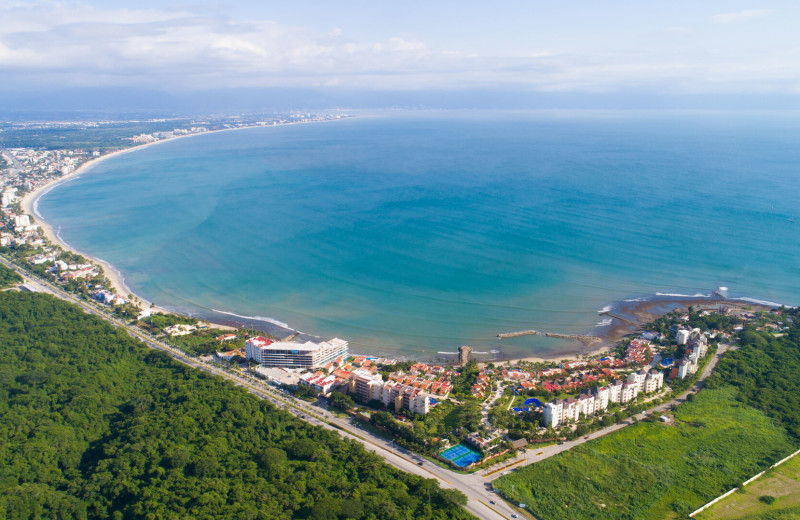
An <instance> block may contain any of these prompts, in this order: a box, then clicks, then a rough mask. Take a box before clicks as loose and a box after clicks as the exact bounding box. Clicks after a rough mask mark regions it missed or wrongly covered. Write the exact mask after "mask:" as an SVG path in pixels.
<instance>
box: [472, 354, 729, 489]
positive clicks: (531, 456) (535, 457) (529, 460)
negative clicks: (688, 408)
mask: <svg viewBox="0 0 800 520" xmlns="http://www.w3.org/2000/svg"><path fill="white" fill-rule="evenodd" d="M730 348H731V346H730V345H728V344H720V346H719V348H718V349H717V352H716V353H715V354H714V357H713V358H711V360H710V361H709V362H708V364H707V365H706V367H705V368H704V369H703V372H702V373H701V374H700V377H698V378H697V381H696V382H695V383H694V385H692V387H691V388H690V389H689V390H686V391H685V392H683V393H682V394H680V395H678V396H676V397H675V398H674V399H672V400H670V401H667V402H666V403H663V404H660V405H658V406H654V407H653V408H650V409H649V410H645V411H644V412H642V413H640V414H638V415H636V417H637V418H638V419H640V420H641V419H644V418H645V417H646V416H648V415H652V414H654V413H659V414H660V413H661V412H664V411H667V410H669V409H670V407H671V406H672V405H674V404H679V403H682V402H684V401H685V400H686V396H687V395H688V394H689V392H696V391H698V390H700V389H701V388H702V387H703V381H704V380H705V379H706V378H707V377H708V376H709V375H710V374H711V372H712V371H713V370H714V367H716V366H717V363H719V360H720V358H722V356H723V354H725V352H727V351H728V349H730ZM734 348H735V347H734ZM632 423H633V421H632V419H628V420H626V421H624V422H621V423H617V424H614V425H611V426H608V427H606V428H603V429H601V430H597V431H595V432H592V433H591V434H589V436H588V437H589V438H588V439H586V438H584V437H581V438H579V439H575V440H573V441H565V442H564V443H563V444H554V445H551V446H545V447H543V448H540V449H536V448H535V447H534V448H532V449H529V450H527V451H526V452H524V453H520V454H519V456H518V457H517V459H515V461H507V462H503V463H501V464H498V465H497V466H495V467H492V468H488V469H487V470H485V471H484V474H487V473H491V472H493V471H495V470H496V469H498V467H502V466H506V465H508V464H510V463H511V462H516V461H519V460H522V461H523V462H520V463H519V464H517V465H515V466H513V468H522V467H525V466H527V465H529V464H533V463H535V462H539V461H542V460H544V459H547V458H549V457H552V456H553V455H557V454H559V453H561V452H563V451H567V450H570V449H572V448H574V447H575V446H579V445H581V444H583V443H584V442H589V441H590V440H592V439H596V438H598V437H602V436H603V435H608V434H609V433H612V432H615V431H617V430H621V429H622V428H625V427H626V426H629V425H630V424H632ZM503 474H504V473H503V472H500V473H494V474H493V475H490V476H486V477H483V478H484V480H485V481H490V482H491V481H493V480H495V479H498V478H500V477H501V476H502V475H503Z"/></svg>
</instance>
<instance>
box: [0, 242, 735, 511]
mask: <svg viewBox="0 0 800 520" xmlns="http://www.w3.org/2000/svg"><path fill="white" fill-rule="evenodd" d="M0 263H2V264H4V265H5V266H7V267H9V268H11V269H13V270H15V271H16V272H17V273H19V274H20V275H21V276H22V277H23V278H24V279H25V285H27V286H28V287H29V288H35V289H36V290H38V291H40V292H46V293H49V294H52V295H54V296H56V297H58V298H61V299H63V300H66V301H69V302H71V303H74V304H76V305H79V306H80V307H81V308H82V309H83V310H84V311H85V312H87V313H90V314H95V315H97V316H99V317H100V318H102V319H104V320H106V321H108V322H109V323H111V324H112V325H115V326H117V327H122V328H124V329H125V330H126V331H127V332H128V333H129V334H130V335H131V336H133V337H134V338H137V339H139V340H141V341H143V342H144V343H145V344H146V345H147V346H148V347H150V348H153V349H156V350H161V351H163V352H166V353H167V354H169V355H170V356H172V358H174V359H175V360H176V361H178V362H181V363H184V364H186V365H188V366H191V367H193V368H197V369H199V370H204V371H206V372H208V373H211V374H214V375H218V376H220V377H224V378H225V379H228V380H229V381H231V382H233V383H234V384H235V385H237V386H241V387H242V388H245V389H246V390H247V391H249V392H251V393H253V394H254V395H256V396H258V397H259V398H261V399H266V400H268V401H270V402H272V403H273V404H274V405H275V406H277V407H278V408H281V409H284V410H286V411H288V412H289V413H292V414H293V415H295V416H296V417H298V418H299V419H301V420H304V421H306V422H308V423H309V424H312V425H315V426H319V427H322V428H327V429H329V430H332V431H335V432H337V433H338V434H339V435H341V436H342V437H344V438H348V439H352V440H355V441H357V442H360V443H361V444H363V445H364V447H365V448H366V449H367V450H369V451H371V452H373V453H375V454H377V455H379V456H380V457H382V458H383V459H384V460H385V461H386V462H387V463H389V464H391V465H392V466H394V467H396V468H397V469H400V470H402V471H405V472H408V473H412V474H415V475H419V476H422V477H425V478H435V479H436V480H437V481H438V482H439V485H440V486H442V487H444V488H455V489H458V490H459V491H461V492H462V493H464V494H465V495H466V496H467V499H468V502H467V505H466V506H465V508H466V509H467V510H468V511H469V512H470V513H472V514H474V515H475V516H477V517H478V518H481V519H487V520H495V519H509V518H512V515H514V514H516V515H518V517H519V518H525V517H527V518H533V516H532V515H530V513H528V512H527V511H523V510H521V509H517V508H513V507H512V506H511V504H509V503H508V502H506V501H505V500H503V499H502V498H501V497H500V496H499V495H496V494H495V493H494V492H493V491H492V486H491V482H493V481H494V480H495V479H497V478H500V477H501V476H503V475H505V474H506V473H507V472H508V471H515V470H517V469H519V468H521V467H524V466H527V465H529V464H533V463H536V462H539V461H542V460H545V459H547V458H549V457H552V456H554V455H557V454H559V453H561V452H563V451H566V450H569V449H571V448H574V447H575V446H578V445H580V444H583V443H585V442H589V441H591V440H592V439H596V438H598V437H602V436H603V435H608V434H609V433H612V432H614V431H617V430H620V429H622V428H625V427H626V426H628V425H630V424H632V423H633V421H632V420H627V421H625V422H622V423H618V424H614V425H611V426H608V427H606V428H603V429H601V430H598V431H595V432H593V433H591V434H590V435H589V436H588V438H578V439H575V440H572V441H566V442H564V443H562V444H556V445H550V446H545V447H541V448H536V447H535V445H534V446H533V447H532V449H528V450H527V451H524V452H522V453H520V454H519V455H518V457H517V458H516V459H514V460H507V461H504V462H502V463H499V464H497V465H495V466H493V467H491V468H488V469H485V470H481V471H478V472H475V473H472V474H469V475H466V474H462V473H456V472H454V471H451V470H449V469H445V468H443V467H441V466H438V465H437V464H434V463H432V462H431V461H429V460H428V459H425V458H423V457H421V456H419V455H417V454H415V453H413V452H410V451H408V450H405V449H403V448H400V447H398V446H396V445H395V444H394V443H393V442H392V441H390V440H387V439H384V438H383V437H380V436H378V435H375V434H374V433H372V432H369V431H367V430H364V429H361V428H359V427H358V426H357V424H355V422H351V421H350V418H349V417H346V418H342V417H340V416H338V415H336V414H334V413H331V412H330V411H329V410H328V409H327V408H326V406H325V404H324V402H322V401H317V402H315V403H313V404H312V403H308V402H306V401H303V400H301V399H296V398H294V397H293V396H291V395H288V394H285V393H283V392H281V391H280V390H278V389H276V388H274V387H272V386H270V385H268V384H265V383H264V382H263V381H261V380H260V379H257V378H255V377H251V376H248V375H246V374H243V373H239V372H236V371H234V370H233V369H226V368H223V367H221V366H218V365H214V364H212V363H205V362H203V361H200V360H198V359H196V358H194V357H192V356H189V355H187V354H185V353H184V352H182V351H180V350H179V349H176V348H174V347H172V346H170V345H168V344H166V343H164V342H163V341H161V340H159V339H157V338H155V337H153V336H152V335H150V334H149V333H146V332H144V331H143V330H141V329H140V328H139V327H137V326H135V325H131V324H129V323H126V322H124V321H123V320H120V319H118V318H116V317H114V316H111V315H109V314H108V313H107V312H104V310H103V308H102V307H100V305H99V304H94V303H91V302H87V301H84V300H81V299H79V298H77V297H76V296H74V295H73V294H70V293H67V292H65V291H64V290H62V289H61V288H60V287H58V286H56V285H54V284H52V283H50V282H49V281H47V280H43V279H41V278H38V277H33V276H32V275H31V274H30V273H27V272H25V271H23V270H22V269H21V268H19V267H18V266H17V265H16V264H14V263H12V262H10V261H8V260H7V259H6V258H3V257H0ZM729 348H730V345H724V344H722V345H720V346H719V348H718V350H717V352H716V353H715V354H714V357H713V358H712V359H711V361H710V362H709V363H708V364H707V365H706V367H705V369H704V370H703V372H702V373H701V375H700V377H699V378H698V380H697V382H696V383H695V384H694V385H693V387H692V388H691V389H689V390H687V391H685V392H683V393H682V394H681V395H679V396H676V397H675V398H674V399H672V400H671V401H668V402H666V403H663V404H660V405H658V406H655V407H653V408H651V409H649V410H646V411H645V412H642V413H641V414H639V415H637V416H636V417H637V418H638V419H643V418H644V417H646V416H647V415H651V414H653V413H660V412H663V411H666V410H668V409H669V408H670V407H671V406H672V405H673V404H678V403H680V402H682V401H684V400H685V399H686V396H687V395H688V393H689V392H692V391H698V390H699V389H700V388H702V386H703V381H704V380H705V379H706V378H707V377H708V376H709V375H710V374H711V372H712V371H713V370H714V367H715V366H716V365H717V363H718V362H719V360H720V358H721V357H722V356H723V354H724V353H725V352H727V350H728V349H729ZM733 348H735V347H733ZM506 467H508V469H507V470H506V469H504V468H506Z"/></svg>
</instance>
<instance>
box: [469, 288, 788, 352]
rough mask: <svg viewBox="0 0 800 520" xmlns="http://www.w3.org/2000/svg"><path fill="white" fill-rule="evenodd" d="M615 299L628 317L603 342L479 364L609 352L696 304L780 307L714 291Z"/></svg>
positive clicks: (616, 323)
mask: <svg viewBox="0 0 800 520" xmlns="http://www.w3.org/2000/svg"><path fill="white" fill-rule="evenodd" d="M615 303H617V304H618V305H619V309H617V308H615V309H614V311H615V314H616V313H619V314H622V315H623V317H625V320H624V321H623V320H620V319H619V318H617V317H614V316H612V319H613V322H612V324H611V325H610V326H609V327H608V330H607V331H606V332H605V333H603V334H601V335H602V336H603V341H602V344H598V345H586V346H584V347H583V348H581V346H579V345H581V344H580V343H578V344H577V345H576V344H575V343H572V344H571V345H570V346H565V348H564V350H563V351H559V352H554V353H552V354H545V355H537V356H526V357H522V358H511V359H502V360H490V361H485V362H484V361H481V362H479V365H481V366H484V365H486V364H487V363H495V364H496V363H498V362H499V363H506V362H510V363H511V364H515V363H519V362H523V361H524V362H530V363H558V362H559V361H562V360H570V359H575V358H576V357H577V358H580V357H593V356H597V355H601V354H605V353H607V352H609V351H610V350H611V349H612V348H614V347H615V346H616V345H618V344H619V342H620V341H622V339H623V338H625V336H628V335H631V334H635V333H636V332H637V331H640V330H642V326H643V325H645V324H647V323H651V322H653V321H654V320H656V319H658V318H659V317H661V316H663V315H665V314H668V313H670V312H672V311H674V310H678V309H681V310H688V308H689V307H693V306H695V307H696V306H700V307H706V308H715V307H716V308H719V307H730V308H735V309H738V310H746V309H750V310H753V311H756V312H757V311H765V310H769V309H774V308H776V307H775V306H772V305H767V302H755V301H750V300H748V299H742V298H725V297H722V296H720V295H715V294H711V295H709V296H708V297H699V296H685V297H681V296H669V295H659V294H656V295H655V296H654V297H653V298H652V299H637V300H635V301H624V300H623V301H622V302H615Z"/></svg>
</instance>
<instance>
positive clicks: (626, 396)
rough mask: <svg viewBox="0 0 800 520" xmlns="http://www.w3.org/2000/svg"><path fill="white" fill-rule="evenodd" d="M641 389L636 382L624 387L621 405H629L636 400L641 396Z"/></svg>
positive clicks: (621, 394) (626, 384)
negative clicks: (628, 403)
mask: <svg viewBox="0 0 800 520" xmlns="http://www.w3.org/2000/svg"><path fill="white" fill-rule="evenodd" d="M639 390H640V387H639V385H638V384H636V383H635V382H633V383H625V384H623V385H622V392H621V393H620V400H619V402H620V403H627V402H630V401H633V400H634V399H636V396H638V395H639Z"/></svg>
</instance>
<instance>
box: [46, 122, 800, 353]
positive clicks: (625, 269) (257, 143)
mask: <svg viewBox="0 0 800 520" xmlns="http://www.w3.org/2000/svg"><path fill="white" fill-rule="evenodd" d="M798 194H800V116H798V115H797V114H789V115H787V114H758V113H736V114H733V113H717V112H591V111H585V112H583V111H543V112H523V113H509V112H481V111H475V112H422V111H420V112H411V111H409V112H403V111H394V112H385V113H376V114H368V115H363V116H360V117H355V118H352V119H346V120H341V121H336V122H326V123H316V124H315V123H312V124H301V125H286V126H276V127H263V128H253V129H245V130H237V131H230V132H220V133H213V134H206V135H200V136H196V137H191V138H187V139H179V140H175V141H169V142H164V143H160V144H158V145H155V146H152V147H148V148H145V149H142V150H137V151H134V152H131V153H128V154H123V155H120V156H118V157H114V158H111V159H109V160H107V161H104V162H102V163H99V164H98V165H97V166H95V167H93V168H92V169H91V170H90V171H89V172H87V173H86V174H83V175H81V176H80V177H79V178H77V179H75V180H72V181H70V182H66V183H64V184H63V185H61V186H59V187H57V188H56V189H53V190H52V191H50V192H48V193H47V194H45V195H44V196H43V197H42V198H41V199H40V201H39V204H38V211H39V213H40V214H41V215H42V216H43V217H44V218H45V219H46V220H47V221H48V222H50V223H52V224H53V225H54V227H55V228H57V229H60V231H59V232H60V234H61V236H62V237H63V239H64V240H65V241H66V242H68V243H69V244H70V245H72V246H73V247H75V248H77V249H79V250H81V251H84V252H86V253H87V254H90V255H93V256H96V257H98V258H102V259H104V260H106V261H108V262H110V263H111V264H113V265H114V266H115V267H117V268H118V269H119V270H120V271H121V272H122V273H123V274H124V277H125V281H126V284H127V285H128V286H129V287H130V288H131V289H132V290H133V291H134V292H136V293H137V294H139V295H141V296H142V297H143V298H145V299H147V300H150V301H153V302H155V303H156V304H157V305H160V306H164V307H167V308H170V309H174V310H177V311H182V312H187V313H191V314H194V315H200V316H205V317H210V318H216V319H224V318H228V319H231V320H237V319H239V318H237V317H236V315H238V316H241V317H251V318H259V319H262V318H263V319H269V320H271V321H276V322H280V323H285V324H287V325H288V326H290V327H291V328H294V329H297V330H300V331H303V332H306V333H309V334H315V335H319V336H323V337H331V336H338V337H341V338H344V339H347V340H349V341H350V342H351V350H355V351H358V352H363V353H372V354H385V355H390V356H405V357H418V358H436V357H437V356H447V355H448V354H439V353H448V352H454V351H455V350H456V349H457V347H458V346H459V345H470V346H472V347H473V349H474V350H476V351H478V352H487V353H493V355H495V356H501V357H515V356H525V355H537V354H545V353H548V352H550V351H553V350H557V349H559V348H560V347H561V346H562V344H561V343H559V340H553V339H552V338H542V337H538V336H526V337H519V338H515V339H513V340H503V341H502V342H501V341H499V340H497V339H496V335H497V334H498V333H501V332H511V331H517V330H524V329H537V330H543V331H551V332H559V333H567V334H584V333H596V332H598V331H602V329H603V327H606V326H608V322H609V321H610V320H608V319H607V318H606V317H604V316H601V315H599V314H598V311H600V310H602V309H603V308H605V307H606V306H609V305H613V304H614V302H619V301H624V300H636V299H639V298H651V297H653V296H654V295H657V294H687V295H694V294H709V293H710V292H711V291H714V290H716V289H717V288H718V287H727V288H728V294H729V295H730V296H732V297H747V298H755V299H758V300H765V301H770V302H777V303H785V304H798V303H800V241H799V240H798V239H800V221H798V222H794V218H795V216H797V217H800V214H798V213H800V207H798V206H799V205H798ZM265 323H266V322H265Z"/></svg>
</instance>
